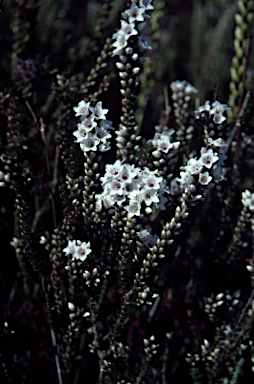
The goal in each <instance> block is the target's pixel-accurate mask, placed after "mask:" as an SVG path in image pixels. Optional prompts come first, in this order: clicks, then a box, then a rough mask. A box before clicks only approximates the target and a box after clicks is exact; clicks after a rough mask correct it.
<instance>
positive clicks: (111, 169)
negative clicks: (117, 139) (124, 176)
mask: <svg viewBox="0 0 254 384" xmlns="http://www.w3.org/2000/svg"><path fill="white" fill-rule="evenodd" d="M123 167H124V165H122V162H121V161H120V160H116V162H115V163H114V164H107V165H106V175H105V177H106V176H107V177H118V176H119V175H120V173H121V172H122V170H123ZM102 179H104V178H103V177H101V180H102Z"/></svg>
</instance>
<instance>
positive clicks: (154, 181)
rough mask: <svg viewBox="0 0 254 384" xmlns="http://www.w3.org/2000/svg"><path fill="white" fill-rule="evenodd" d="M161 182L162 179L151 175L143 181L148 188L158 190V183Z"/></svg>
mask: <svg viewBox="0 0 254 384" xmlns="http://www.w3.org/2000/svg"><path fill="white" fill-rule="evenodd" d="M162 180H163V177H156V176H155V175H151V176H148V177H147V178H146V179H145V184H146V185H147V186H148V187H149V188H154V189H159V188H160V183H161V182H162Z"/></svg>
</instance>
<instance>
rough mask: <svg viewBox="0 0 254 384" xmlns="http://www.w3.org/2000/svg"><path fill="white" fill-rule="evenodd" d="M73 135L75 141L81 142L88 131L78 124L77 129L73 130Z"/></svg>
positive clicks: (85, 137)
mask: <svg viewBox="0 0 254 384" xmlns="http://www.w3.org/2000/svg"><path fill="white" fill-rule="evenodd" d="M73 136H75V137H76V139H77V140H76V141H75V143H81V142H82V141H83V140H85V139H87V136H88V132H87V131H86V129H85V128H83V127H82V125H81V124H78V130H77V131H74V132H73Z"/></svg>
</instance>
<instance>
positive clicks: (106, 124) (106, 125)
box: [99, 119, 115, 130]
mask: <svg viewBox="0 0 254 384" xmlns="http://www.w3.org/2000/svg"><path fill="white" fill-rule="evenodd" d="M99 126H100V127H101V128H104V129H106V130H107V129H113V130H114V129H115V128H114V127H113V126H112V121H111V120H106V119H105V120H101V121H100V124H99Z"/></svg>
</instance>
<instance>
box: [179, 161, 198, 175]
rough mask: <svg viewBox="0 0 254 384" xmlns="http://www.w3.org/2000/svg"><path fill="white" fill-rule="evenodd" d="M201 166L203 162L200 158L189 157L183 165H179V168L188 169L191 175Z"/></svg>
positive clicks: (196, 172) (196, 173) (195, 173)
mask: <svg viewBox="0 0 254 384" xmlns="http://www.w3.org/2000/svg"><path fill="white" fill-rule="evenodd" d="M202 168H203V164H202V161H201V159H198V160H197V159H196V158H194V159H189V160H188V163H187V165H186V166H184V167H180V169H184V170H185V171H188V172H189V173H190V174H191V175H198V174H199V173H200V172H201V171H202Z"/></svg>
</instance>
